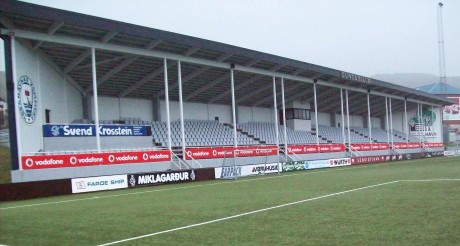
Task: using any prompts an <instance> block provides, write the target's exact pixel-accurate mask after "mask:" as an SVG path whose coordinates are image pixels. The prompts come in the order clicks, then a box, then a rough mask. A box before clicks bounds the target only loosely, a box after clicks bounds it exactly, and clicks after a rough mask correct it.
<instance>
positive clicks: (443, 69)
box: [438, 2, 446, 83]
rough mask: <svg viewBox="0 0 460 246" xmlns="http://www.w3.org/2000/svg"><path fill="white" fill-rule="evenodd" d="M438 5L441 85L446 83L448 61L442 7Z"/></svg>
mask: <svg viewBox="0 0 460 246" xmlns="http://www.w3.org/2000/svg"><path fill="white" fill-rule="evenodd" d="M443 5H444V4H443V3H441V2H439V3H438V52H439V83H446V59H445V56H444V31H443V30H442V6H443Z"/></svg>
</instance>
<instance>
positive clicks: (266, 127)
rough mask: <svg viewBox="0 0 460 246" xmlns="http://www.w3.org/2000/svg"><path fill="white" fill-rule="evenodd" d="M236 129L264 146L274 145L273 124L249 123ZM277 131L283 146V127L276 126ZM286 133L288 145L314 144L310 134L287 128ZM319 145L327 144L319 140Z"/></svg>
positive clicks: (238, 125)
mask: <svg viewBox="0 0 460 246" xmlns="http://www.w3.org/2000/svg"><path fill="white" fill-rule="evenodd" d="M237 128H238V129H241V130H243V131H244V132H247V133H248V134H249V135H253V136H254V137H255V138H259V139H260V140H261V141H264V142H265V143H266V144H276V128H275V125H274V124H273V123H270V122H249V123H242V124H237ZM278 131H279V141H280V144H284V142H285V140H284V126H282V125H278ZM286 133H287V138H288V144H307V143H316V136H314V135H312V133H311V132H308V131H295V130H292V129H291V128H287V129H286ZM320 143H327V141H324V140H321V139H320Z"/></svg>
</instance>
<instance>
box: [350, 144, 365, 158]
mask: <svg viewBox="0 0 460 246" xmlns="http://www.w3.org/2000/svg"><path fill="white" fill-rule="evenodd" d="M348 150H349V151H350V157H354V156H363V153H361V151H359V150H356V149H354V148H353V146H351V144H350V145H348Z"/></svg>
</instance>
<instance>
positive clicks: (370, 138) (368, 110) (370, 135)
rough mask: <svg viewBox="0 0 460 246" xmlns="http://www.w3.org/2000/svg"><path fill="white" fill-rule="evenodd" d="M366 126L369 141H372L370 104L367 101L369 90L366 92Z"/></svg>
mask: <svg viewBox="0 0 460 246" xmlns="http://www.w3.org/2000/svg"><path fill="white" fill-rule="evenodd" d="M367 128H368V129H369V143H372V130H371V128H372V122H371V104H370V102H369V91H368V92H367Z"/></svg>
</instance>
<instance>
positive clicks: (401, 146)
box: [394, 143, 422, 149]
mask: <svg viewBox="0 0 460 246" xmlns="http://www.w3.org/2000/svg"><path fill="white" fill-rule="evenodd" d="M421 146H422V145H421V144H420V143H394V147H395V148H396V149H418V148H421Z"/></svg>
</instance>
